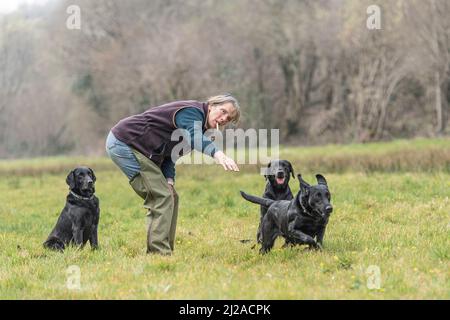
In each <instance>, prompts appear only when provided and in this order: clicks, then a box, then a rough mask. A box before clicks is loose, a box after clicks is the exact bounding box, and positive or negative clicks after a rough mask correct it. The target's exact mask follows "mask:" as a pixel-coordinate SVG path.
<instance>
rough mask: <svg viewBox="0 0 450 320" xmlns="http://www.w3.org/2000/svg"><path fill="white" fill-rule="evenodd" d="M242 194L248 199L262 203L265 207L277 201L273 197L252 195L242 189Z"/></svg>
mask: <svg viewBox="0 0 450 320" xmlns="http://www.w3.org/2000/svg"><path fill="white" fill-rule="evenodd" d="M241 196H242V197H243V198H244V199H245V200H247V201H250V202H253V203H256V204H260V205H262V206H264V207H270V205H271V204H272V203H274V202H275V200H272V199H266V198H260V197H255V196H251V195H249V194H246V193H245V192H244V191H241Z"/></svg>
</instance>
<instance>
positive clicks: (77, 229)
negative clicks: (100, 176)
mask: <svg viewBox="0 0 450 320" xmlns="http://www.w3.org/2000/svg"><path fill="white" fill-rule="evenodd" d="M95 180H96V177H95V174H94V171H93V170H92V169H90V168H87V167H78V168H76V169H74V170H72V171H71V172H70V173H69V175H68V176H67V179H66V183H67V184H68V185H69V189H70V191H69V194H68V195H67V198H66V205H65V207H64V209H63V210H62V212H61V214H60V216H59V219H58V221H57V222H56V226H55V227H54V228H53V231H52V232H51V233H50V235H49V236H48V238H47V240H46V241H45V242H44V247H46V248H49V249H54V250H60V251H63V250H64V249H65V247H66V246H67V245H68V244H70V243H72V244H75V245H77V246H79V247H83V246H84V245H85V244H86V242H87V241H88V240H89V242H90V244H91V247H92V248H93V249H97V248H98V237H97V228H98V221H99V218H100V207H99V201H98V198H97V197H96V196H95V195H94V193H95Z"/></svg>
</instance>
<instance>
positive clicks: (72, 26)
mask: <svg viewBox="0 0 450 320" xmlns="http://www.w3.org/2000/svg"><path fill="white" fill-rule="evenodd" d="M66 12H67V14H68V15H69V16H68V17H67V20H66V27H67V29H69V30H80V29H81V8H80V7H79V6H77V5H71V6H68V7H67V10H66Z"/></svg>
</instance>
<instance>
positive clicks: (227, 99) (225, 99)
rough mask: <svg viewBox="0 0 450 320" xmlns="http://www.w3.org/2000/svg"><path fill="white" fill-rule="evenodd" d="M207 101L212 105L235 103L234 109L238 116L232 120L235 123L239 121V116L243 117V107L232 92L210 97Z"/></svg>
mask: <svg viewBox="0 0 450 320" xmlns="http://www.w3.org/2000/svg"><path fill="white" fill-rule="evenodd" d="M206 102H207V103H208V105H209V106H211V107H215V106H220V105H222V104H225V103H231V104H232V105H233V107H234V109H235V110H236V116H235V117H234V118H233V120H231V121H232V122H233V123H234V124H236V123H238V122H239V118H240V117H241V108H240V106H239V103H238V101H237V100H236V98H235V97H233V96H232V95H231V94H228V93H227V94H221V95H218V96H214V97H210V98H208V100H207V101H206Z"/></svg>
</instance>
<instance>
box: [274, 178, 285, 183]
mask: <svg viewBox="0 0 450 320" xmlns="http://www.w3.org/2000/svg"><path fill="white" fill-rule="evenodd" d="M275 180H276V182H277V184H283V183H284V180H285V178H276V179H275Z"/></svg>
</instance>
